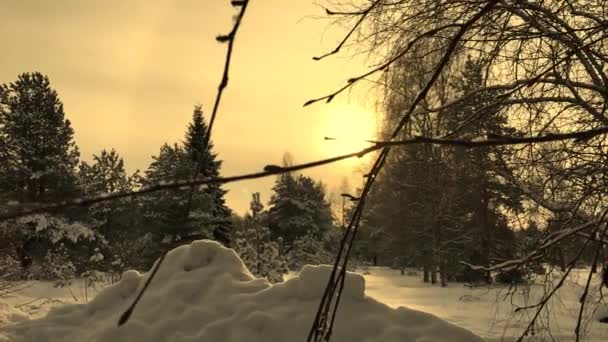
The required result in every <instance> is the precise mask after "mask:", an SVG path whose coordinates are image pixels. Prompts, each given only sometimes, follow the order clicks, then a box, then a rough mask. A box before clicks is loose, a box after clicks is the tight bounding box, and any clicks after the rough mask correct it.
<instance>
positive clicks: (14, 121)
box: [0, 72, 88, 270]
mask: <svg viewBox="0 0 608 342" xmlns="http://www.w3.org/2000/svg"><path fill="white" fill-rule="evenodd" d="M73 136H74V130H73V129H72V126H71V123H70V121H69V120H67V119H66V118H65V113H64V111H63V104H62V103H61V101H60V99H59V95H58V93H57V92H56V91H55V90H54V89H53V88H51V84H50V81H49V79H48V77H46V76H44V75H42V74H41V73H38V72H33V73H23V74H21V75H19V76H18V77H17V80H16V81H14V82H12V83H9V84H3V85H0V140H1V142H0V200H2V202H3V204H4V203H7V202H9V203H41V202H42V203H48V202H53V201H62V200H65V199H66V197H69V196H75V195H77V194H78V193H79V191H78V187H77V181H76V166H77V164H78V157H79V153H78V148H77V147H76V144H75V142H74V139H73ZM62 215H63V216H62V217H59V216H50V215H38V216H36V217H32V218H31V219H30V220H29V221H28V220H24V219H21V220H13V221H11V222H9V223H8V224H7V225H5V226H6V227H8V230H7V229H4V228H3V230H4V232H5V233H6V234H5V235H10V236H9V238H10V239H11V240H12V241H13V243H12V244H13V246H14V248H15V251H14V255H16V258H17V259H19V261H20V264H21V266H22V268H23V269H24V270H26V269H29V268H30V266H31V265H32V263H33V262H34V261H37V262H39V263H43V261H42V260H41V258H43V257H45V255H49V253H50V252H52V251H53V248H52V246H55V245H57V244H58V243H61V241H62V240H63V239H64V238H65V237H66V235H65V233H66V230H65V229H68V230H69V229H72V230H73V231H82V232H85V235H86V234H87V232H88V230H87V228H86V227H83V229H82V230H80V229H79V228H75V227H82V225H81V224H73V223H72V222H71V221H73V219H75V218H77V216H78V215H77V213H75V212H69V211H66V212H63V213H62ZM5 223H6V222H5ZM35 254H38V258H36V255H35ZM34 259H37V260H34Z"/></svg>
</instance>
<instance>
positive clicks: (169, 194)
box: [144, 106, 231, 245]
mask: <svg viewBox="0 0 608 342" xmlns="http://www.w3.org/2000/svg"><path fill="white" fill-rule="evenodd" d="M207 129H208V128H207V124H206V123H205V120H204V118H203V112H202V109H201V107H200V106H196V107H195V108H194V112H193V115H192V122H191V123H190V124H189V126H188V130H187V132H186V135H185V140H184V142H183V144H182V145H180V144H174V145H173V146H171V145H168V144H164V145H163V146H161V149H160V152H159V155H158V156H155V157H153V159H154V160H153V162H152V163H151V164H150V166H149V168H148V170H147V171H146V180H145V184H152V183H158V182H162V181H173V180H187V179H191V178H193V177H217V176H219V170H220V168H221V161H220V160H217V155H216V154H215V153H213V152H212V149H213V144H212V142H211V141H210V142H209V144H208V145H205V139H206V135H207ZM145 184H144V185H145ZM225 194H226V191H225V190H223V189H222V188H221V187H220V185H218V184H211V185H207V186H198V187H193V188H188V189H177V190H170V191H162V192H158V193H156V194H151V195H149V196H146V199H145V201H146V203H147V204H146V207H147V210H146V215H147V218H148V219H147V221H148V222H149V226H150V227H151V229H152V231H155V232H157V233H158V234H159V236H160V237H161V240H164V241H165V242H166V243H174V242H176V241H180V242H185V241H186V240H192V239H197V238H208V239H215V240H217V241H219V242H221V243H223V244H226V245H228V244H229V243H230V238H229V237H230V230H231V220H230V216H231V211H230V209H229V208H228V207H226V205H225V199H224V196H225Z"/></svg>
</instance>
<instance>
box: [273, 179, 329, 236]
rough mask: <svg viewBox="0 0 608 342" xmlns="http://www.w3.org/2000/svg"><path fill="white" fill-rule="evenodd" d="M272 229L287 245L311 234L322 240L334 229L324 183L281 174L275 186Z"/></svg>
mask: <svg viewBox="0 0 608 342" xmlns="http://www.w3.org/2000/svg"><path fill="white" fill-rule="evenodd" d="M272 190H273V194H272V197H271V199H270V208H269V210H268V227H269V228H270V231H271V234H272V236H273V238H274V239H275V240H276V239H278V238H281V239H283V241H284V243H285V244H286V246H291V245H292V244H293V242H294V241H295V240H297V239H299V238H302V237H304V236H306V235H308V234H312V236H314V237H316V238H318V239H321V238H322V237H323V236H324V234H325V233H326V232H327V231H328V230H329V229H330V228H331V227H332V221H333V219H332V213H331V208H330V205H329V203H328V202H327V201H326V199H325V190H324V188H323V184H321V183H317V182H315V181H314V180H313V179H312V178H310V177H306V176H303V175H293V174H291V173H285V174H282V175H280V176H279V177H278V178H277V180H276V183H275V185H274V187H273V189H272Z"/></svg>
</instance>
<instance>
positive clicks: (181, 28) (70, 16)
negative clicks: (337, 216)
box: [0, 0, 376, 214]
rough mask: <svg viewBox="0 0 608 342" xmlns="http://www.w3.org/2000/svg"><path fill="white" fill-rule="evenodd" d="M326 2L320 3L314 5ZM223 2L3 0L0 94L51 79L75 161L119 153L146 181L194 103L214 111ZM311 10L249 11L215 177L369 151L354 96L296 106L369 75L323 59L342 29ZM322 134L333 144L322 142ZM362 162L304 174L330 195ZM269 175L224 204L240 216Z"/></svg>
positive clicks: (301, 2)
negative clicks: (30, 75) (35, 75)
mask: <svg viewBox="0 0 608 342" xmlns="http://www.w3.org/2000/svg"><path fill="white" fill-rule="evenodd" d="M321 1H322V0H321ZM229 3H230V1H229V0H204V1H200V0H155V1H143V0H142V1H139V0H129V1H124V0H96V1H92V0H91V1H80V0H62V1H60V2H54V1H38V0H36V1H34V0H21V1H16V0H15V1H13V0H7V1H2V2H0V41H2V42H3V48H2V53H0V83H8V82H11V81H14V80H15V79H16V78H17V75H18V74H20V73H22V72H31V71H39V72H42V73H43V74H46V75H48V76H49V78H50V80H51V84H52V86H53V87H54V88H55V89H56V90H57V91H58V93H59V96H60V98H61V100H62V101H63V103H64V109H65V112H66V116H67V118H68V119H69V120H70V121H71V122H72V124H73V127H74V130H75V140H76V143H77V144H78V146H79V148H80V152H81V159H82V160H91V156H92V154H93V153H99V152H100V151H101V150H102V149H104V148H105V149H110V148H115V149H116V150H117V151H118V152H119V154H120V155H121V156H122V157H123V158H124V160H125V164H126V166H127V168H128V170H129V171H131V172H132V171H135V170H137V169H139V170H142V171H143V170H145V169H146V168H147V167H148V165H149V163H150V161H151V157H152V156H153V155H156V154H158V151H159V148H160V146H161V145H162V144H163V143H165V142H168V143H174V142H180V141H182V140H183V136H184V133H185V130H186V126H187V124H188V122H189V121H190V119H191V115H192V109H193V106H194V105H196V104H201V105H202V106H203V110H204V112H205V113H206V114H208V115H209V114H210V112H211V109H212V106H213V101H214V98H215V96H216V93H217V86H218V84H219V81H220V78H221V73H222V70H223V63H224V60H225V53H226V45H223V44H218V43H217V42H216V41H215V36H217V35H218V34H224V33H227V32H228V31H229V30H230V28H231V27H232V20H233V19H232V17H233V15H234V14H236V11H235V10H234V9H233V8H232V7H231V6H230V4H229ZM323 15H324V10H323V8H322V7H320V6H319V4H318V3H316V2H313V1H312V0H289V1H286V0H251V3H250V5H249V7H248V9H247V13H246V15H245V18H244V20H243V23H242V25H241V28H240V30H239V32H238V36H237V39H236V42H235V48H234V52H233V59H232V64H231V69H230V77H229V85H228V88H227V90H226V92H225V93H224V96H223V98H222V103H221V106H220V109H219V113H218V117H217V119H216V122H215V126H214V128H213V132H212V140H213V142H214V149H215V152H216V153H217V154H218V155H219V158H220V159H221V160H223V165H222V170H221V173H222V175H224V176H230V175H235V174H241V173H249V172H254V171H260V170H262V169H263V167H264V166H265V165H267V164H280V163H281V159H282V156H283V154H284V153H285V152H289V153H290V154H291V155H292V156H293V159H294V161H295V162H296V163H300V162H306V161H311V160H315V159H321V158H326V157H330V156H334V155H338V154H342V153H348V152H353V151H356V150H358V149H361V148H363V147H366V144H365V142H364V140H366V139H372V138H373V137H374V133H375V132H376V123H375V118H376V114H375V108H376V99H375V96H374V92H373V91H371V90H370V87H369V86H367V85H363V86H360V87H357V88H355V90H354V91H352V92H349V93H344V94H343V95H341V96H340V97H338V98H337V99H336V100H334V102H332V103H331V104H324V103H320V104H316V105H313V106H309V107H306V108H304V107H303V106H302V104H303V103H304V102H305V101H306V100H309V99H311V98H316V97H320V96H323V95H326V94H328V93H329V92H331V91H332V90H335V89H337V88H338V87H339V86H341V85H342V84H344V82H345V81H346V80H347V79H348V78H350V77H352V76H355V75H357V74H359V73H361V72H363V71H365V70H367V66H366V60H365V59H364V58H362V57H354V52H353V51H345V52H344V53H342V54H340V55H335V56H332V57H330V58H327V59H325V60H323V61H313V60H312V57H313V56H315V55H320V54H322V53H324V52H327V51H330V50H331V49H333V48H334V47H335V44H336V43H337V42H338V41H339V39H341V37H342V35H343V34H344V28H342V27H340V26H337V25H330V24H331V21H329V20H327V19H323V18H322V17H323ZM325 136H330V137H334V138H337V140H325V139H324V137H325ZM366 162H368V159H364V160H351V161H344V162H341V163H338V164H334V165H331V166H326V167H321V168H318V169H314V170H311V171H306V172H304V174H306V175H309V176H311V177H314V178H315V179H317V180H321V181H323V182H324V183H325V184H326V185H327V189H328V190H329V191H337V190H338V189H339V187H340V186H341V184H342V183H343V182H344V180H345V179H346V180H347V181H348V183H349V184H350V186H351V188H354V187H356V186H357V185H358V184H360V182H361V178H362V177H361V174H362V172H361V170H363V169H364V166H363V165H365V163H366ZM273 183H274V178H272V177H271V178H266V179H262V180H253V181H247V182H240V183H232V184H228V185H226V186H225V188H226V189H228V190H229V192H228V194H227V196H226V199H227V203H228V205H229V206H230V207H231V208H232V209H234V210H235V212H236V213H238V214H243V213H245V212H246V211H247V210H248V207H249V201H250V199H251V193H252V192H260V193H261V197H262V201H263V202H264V203H267V202H268V200H269V198H270V194H271V191H270V189H271V187H272V184H273Z"/></svg>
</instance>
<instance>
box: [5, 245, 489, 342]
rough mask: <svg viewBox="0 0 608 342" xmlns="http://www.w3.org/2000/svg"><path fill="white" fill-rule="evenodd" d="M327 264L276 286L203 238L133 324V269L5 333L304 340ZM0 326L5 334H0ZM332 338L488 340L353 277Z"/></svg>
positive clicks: (155, 288)
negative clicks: (378, 293)
mask: <svg viewBox="0 0 608 342" xmlns="http://www.w3.org/2000/svg"><path fill="white" fill-rule="evenodd" d="M330 270H331V268H330V267H328V266H305V267H304V268H303V269H302V270H301V272H300V273H299V275H298V276H296V277H294V278H292V279H289V280H288V281H286V282H284V283H279V284H276V285H270V284H269V283H268V282H267V281H266V280H263V279H255V278H254V277H253V276H252V275H251V273H250V272H249V271H248V270H247V269H246V267H245V266H244V265H243V262H242V261H241V260H240V259H239V257H238V256H237V255H236V253H235V252H234V251H233V250H231V249H227V248H224V247H222V246H221V245H219V244H218V243H215V242H212V241H208V240H200V241H195V242H193V243H192V244H190V245H184V246H181V247H177V248H176V249H174V250H172V251H171V252H169V254H168V255H167V256H166V258H165V261H164V262H163V264H162V266H161V267H160V269H159V271H158V273H157V276H156V278H155V279H154V280H153V281H152V283H151V285H150V287H149V288H148V290H147V292H146V293H145V295H144V296H143V297H142V300H141V301H140V303H139V305H138V306H137V307H136V309H135V311H134V313H133V315H132V316H131V319H130V320H129V321H128V322H127V323H126V324H125V325H123V326H122V327H118V326H117V321H118V318H119V317H120V315H121V313H122V312H123V311H124V310H125V309H126V308H127V307H128V306H129V304H130V303H131V302H132V300H133V298H134V296H135V295H136V293H137V292H138V291H139V290H140V288H141V287H142V286H143V284H144V283H145V280H146V278H147V276H148V274H144V275H141V274H139V273H138V272H135V271H129V272H127V273H125V274H124V276H123V279H122V280H121V281H120V282H118V283H116V284H114V285H112V286H109V287H108V288H106V289H104V290H103V291H102V292H100V293H99V295H98V296H97V297H95V299H94V300H93V301H91V302H90V303H88V304H76V305H66V306H63V307H59V308H54V309H52V310H51V311H50V312H49V314H48V316H47V317H45V318H42V319H39V320H32V321H27V322H20V323H18V324H15V325H11V326H9V327H7V328H5V329H4V331H0V335H1V334H6V336H9V337H10V338H11V340H12V341H34V342H36V341H49V342H53V341H99V342H103V341H112V342H122V341H124V342H133V341H151V342H155V341H158V342H160V341H176V342H182V341H183V342H186V341H188V342H192V341H214V342H216V341H217V342H224V341H226V342H232V341H234V342H236V341H238V342H241V341H251V342H262V341H264V342H266V341H294V340H297V341H303V340H305V339H306V336H307V335H308V329H309V328H310V326H311V323H312V320H313V317H314V313H315V312H316V309H317V305H318V303H319V300H320V297H321V294H322V293H323V289H324V286H325V283H326V281H327V278H328V276H329V272H330ZM0 330H1V329H0ZM332 341H370V342H371V341H395V342H397V341H399V342H408V341H419V342H422V341H424V342H439V341H452V342H457V341H466V342H469V341H482V339H481V338H479V337H477V336H475V335H474V334H473V333H471V332H469V331H467V330H465V329H462V328H459V327H456V326H454V325H452V324H450V323H447V322H445V321H443V320H441V319H439V318H437V317H435V316H433V315H430V314H426V313H423V312H419V311H415V310H410V309H406V308H398V309H396V310H395V309H391V308H389V307H388V306H386V305H384V304H381V303H379V302H377V301H375V300H374V299H372V298H369V297H366V296H365V280H364V278H363V277H362V276H361V275H358V274H354V273H349V274H348V275H347V279H346V284H345V289H344V292H343V295H342V301H341V305H340V311H339V313H338V317H337V320H336V326H335V329H334V334H333V336H332Z"/></svg>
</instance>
